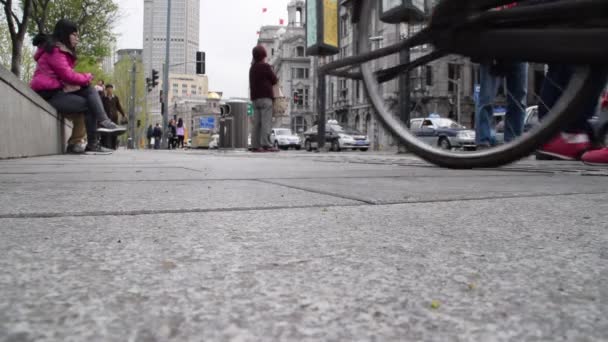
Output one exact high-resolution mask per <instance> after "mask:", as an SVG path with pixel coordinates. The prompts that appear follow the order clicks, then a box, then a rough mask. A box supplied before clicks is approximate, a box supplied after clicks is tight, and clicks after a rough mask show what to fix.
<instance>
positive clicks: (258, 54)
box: [251, 45, 267, 63]
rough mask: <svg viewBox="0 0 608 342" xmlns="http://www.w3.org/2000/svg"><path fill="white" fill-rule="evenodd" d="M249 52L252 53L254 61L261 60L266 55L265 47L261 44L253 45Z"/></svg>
mask: <svg viewBox="0 0 608 342" xmlns="http://www.w3.org/2000/svg"><path fill="white" fill-rule="evenodd" d="M251 54H252V55H253V62H254V63H259V62H261V61H262V60H264V58H265V57H266V56H267V54H266V49H265V48H264V47H263V46H262V45H258V46H256V47H254V48H253V51H251Z"/></svg>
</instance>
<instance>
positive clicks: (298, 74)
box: [291, 68, 309, 79]
mask: <svg viewBox="0 0 608 342" xmlns="http://www.w3.org/2000/svg"><path fill="white" fill-rule="evenodd" d="M308 76H309V69H308V68H291V78H293V79H308Z"/></svg>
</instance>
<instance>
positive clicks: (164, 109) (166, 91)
mask: <svg viewBox="0 0 608 342" xmlns="http://www.w3.org/2000/svg"><path fill="white" fill-rule="evenodd" d="M170 45H171V0H167V35H166V41H165V65H164V66H163V87H162V88H163V102H162V104H161V110H162V114H163V146H165V147H166V148H167V149H168V148H169V139H168V138H167V137H168V133H169V132H167V130H168V128H169V57H170Z"/></svg>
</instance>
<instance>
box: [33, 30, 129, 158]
mask: <svg viewBox="0 0 608 342" xmlns="http://www.w3.org/2000/svg"><path fill="white" fill-rule="evenodd" d="M78 43H79V38H78V28H77V26H76V24H74V23H72V22H71V21H69V20H66V19H61V20H59V21H58V22H57V24H56V25H55V28H54V30H53V34H52V35H46V34H42V33H40V34H38V35H36V37H34V39H33V44H34V46H37V47H38V49H37V50H36V54H35V55H34V60H35V61H36V63H37V64H36V70H35V71H34V76H33V78H32V81H31V83H30V87H31V88H32V89H33V90H34V91H36V92H37V93H38V94H39V95H40V96H41V97H42V98H43V99H45V100H46V101H47V102H48V103H49V104H50V105H51V106H53V107H54V108H55V109H56V110H57V111H58V112H60V113H62V114H78V113H85V120H86V130H87V146H86V148H85V151H88V152H92V153H103V154H108V153H111V152H110V151H107V150H105V149H103V148H102V147H101V146H100V145H99V143H98V139H97V133H98V132H101V133H112V134H122V133H124V132H125V131H126V129H125V128H124V127H121V126H118V125H116V124H115V123H114V122H112V120H110V119H109V118H108V116H107V114H106V112H105V110H104V108H103V104H102V102H101V97H100V96H99V93H98V92H97V91H96V90H95V88H94V87H93V86H92V85H91V80H92V79H93V75H91V74H89V73H78V72H76V71H74V66H75V65H76V62H77V54H76V47H77V46H78Z"/></svg>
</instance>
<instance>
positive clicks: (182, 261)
mask: <svg viewBox="0 0 608 342" xmlns="http://www.w3.org/2000/svg"><path fill="white" fill-rule="evenodd" d="M607 211H608V196H607V195H584V196H549V197H542V198H517V199H499V200H484V201H468V202H460V203H459V205H458V206H454V205H453V203H430V204H429V203H427V204H400V205H386V206H361V207H356V208H355V207H333V208H328V209H321V208H308V209H285V210H262V211H243V212H209V213H191V214H184V215H179V214H173V215H141V216H129V217H110V216H93V217H88V218H86V219H84V218H74V217H62V218H52V219H0V269H2V270H3V272H1V273H0V336H2V337H4V340H11V341H14V340H19V341H30V340H31V341H33V340H36V341H84V340H87V341H125V340H129V341H201V340H202V341H217V340H230V341H260V340H264V341H278V340H281V341H320V340H330V341H337V340H341V341H370V340H375V341H532V340H534V341H605V340H606V337H607V336H608V288H607V287H606V286H605V284H606V283H607V282H608V266H607V265H608V262H607V261H608V228H607V227H608V216H606V215H605V213H606V212H607Z"/></svg>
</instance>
